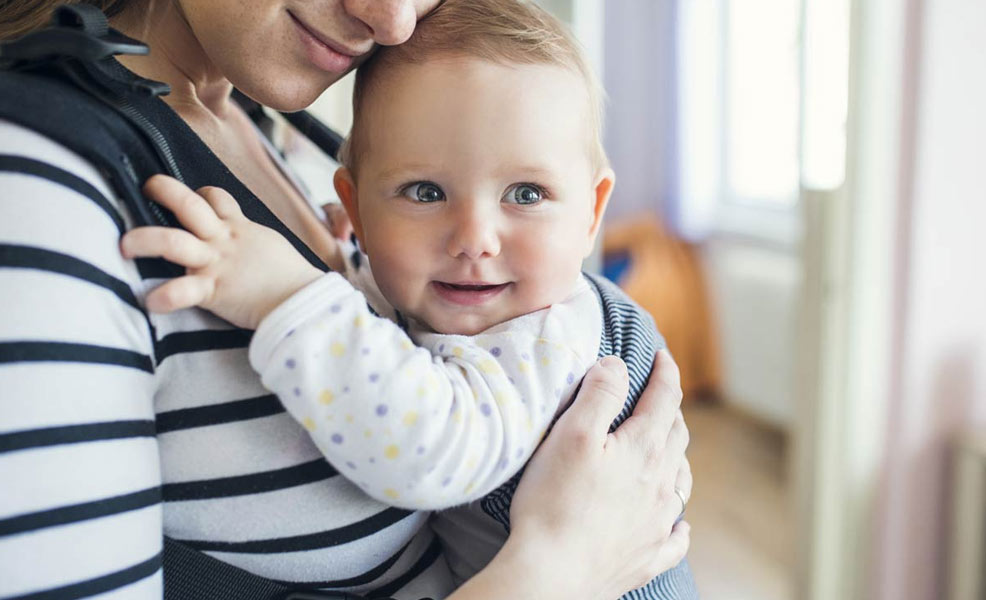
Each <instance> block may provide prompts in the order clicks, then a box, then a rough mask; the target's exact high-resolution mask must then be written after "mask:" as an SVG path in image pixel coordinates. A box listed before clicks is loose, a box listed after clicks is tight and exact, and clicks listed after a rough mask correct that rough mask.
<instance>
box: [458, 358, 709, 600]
mask: <svg viewBox="0 0 986 600" xmlns="http://www.w3.org/2000/svg"><path fill="white" fill-rule="evenodd" d="M627 381H628V379H627V373H626V366H625V365H624V364H623V362H622V361H620V360H619V359H618V358H614V357H608V358H605V359H603V360H602V361H601V363H600V364H598V365H596V366H594V367H593V368H592V369H591V370H590V371H589V372H588V373H587V374H586V376H585V379H584V380H583V383H582V389H581V391H580V392H579V394H578V397H577V398H576V400H575V402H574V404H573V405H572V406H571V408H569V409H568V411H567V412H566V413H565V414H564V415H562V417H561V418H560V419H559V420H558V423H557V424H556V425H555V428H554V430H553V431H552V432H551V434H550V435H549V436H548V437H547V439H546V440H545V441H544V443H543V445H542V446H541V447H540V448H539V449H538V451H537V452H536V453H535V455H534V457H533V459H532V460H531V462H530V463H529V464H528V466H527V470H526V471H525V473H524V476H523V478H522V479H521V483H520V487H519V488H518V489H517V493H516V495H515V496H514V499H513V504H512V507H511V511H510V518H511V524H512V529H511V534H510V537H509V539H508V541H507V544H506V545H505V546H504V549H503V550H501V553H500V554H499V555H498V556H497V558H496V559H495V560H494V561H493V563H491V565H490V567H488V568H487V570H485V571H484V572H483V573H480V574H479V575H478V576H477V577H476V578H474V580H471V581H470V582H468V583H467V584H466V586H465V587H464V588H462V590H460V592H462V594H461V595H460V593H459V592H457V593H456V594H455V595H454V596H453V598H455V599H456V600H458V599H459V598H460V597H461V598H463V599H465V598H484V597H487V596H485V595H484V594H486V593H488V594H490V595H489V596H488V597H491V598H493V597H501V596H497V595H496V592H500V591H503V585H504V581H509V582H510V584H509V585H516V586H517V589H518V590H524V591H525V593H524V594H522V596H519V597H525V598H526V597H532V598H533V597H538V598H606V599H612V598H617V597H619V596H620V595H621V594H623V593H625V592H627V591H628V590H630V589H633V588H636V587H640V586H642V585H644V584H645V583H647V582H648V581H650V580H651V579H653V578H654V577H655V576H657V575H659V574H660V573H663V572H664V571H666V570H668V569H670V568H672V567H674V566H675V565H677V564H678V563H679V562H680V561H681V560H682V559H683V558H684V556H685V552H686V551H687V549H688V544H689V526H688V524H687V523H686V522H684V521H681V522H679V523H677V524H675V521H676V520H677V518H678V516H679V515H680V514H681V511H682V503H681V500H680V499H679V498H678V496H677V495H676V494H675V493H674V488H675V486H677V487H678V488H679V489H680V490H681V492H682V493H683V495H684V496H685V499H686V500H687V499H688V497H689V496H690V493H691V471H690V470H689V467H688V463H687V461H686V460H685V454H684V453H685V448H686V447H687V445H688V430H687V428H686V427H685V423H684V420H683V419H682V417H681V412H680V410H679V407H680V404H681V386H680V382H679V375H678V368H677V366H676V365H675V364H674V361H673V360H672V359H671V357H670V355H669V354H668V353H667V352H663V351H662V352H660V353H658V356H657V359H656V361H655V367H654V371H653V373H652V374H651V378H650V382H649V383H648V385H647V388H646V389H645V390H644V392H643V394H642V395H641V398H640V402H639V403H638V404H637V407H636V409H635V410H634V412H633V415H631V416H630V417H629V418H628V419H627V420H626V421H625V422H624V423H623V424H622V425H620V427H619V428H617V430H616V431H614V432H613V433H607V431H608V428H609V425H610V423H611V422H612V420H613V419H614V418H615V417H616V415H617V414H618V413H619V412H620V410H621V409H622V407H623V403H624V401H625V399H626V396H627V391H628V383H627ZM534 590H537V592H536V593H535V592H534ZM528 592H530V593H528ZM544 594H547V595H544Z"/></svg>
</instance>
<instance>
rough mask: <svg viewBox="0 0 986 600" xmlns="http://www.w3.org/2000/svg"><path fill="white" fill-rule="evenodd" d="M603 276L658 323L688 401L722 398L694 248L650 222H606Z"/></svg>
mask: <svg viewBox="0 0 986 600" xmlns="http://www.w3.org/2000/svg"><path fill="white" fill-rule="evenodd" d="M603 234H604V237H603V245H602V248H603V264H604V268H603V272H604V274H607V276H610V277H611V278H613V279H614V281H615V282H616V283H617V284H618V285H619V286H620V287H621V288H623V290H624V291H626V293H627V294H628V295H629V296H630V297H631V298H633V299H634V300H635V301H636V302H637V303H638V304H640V306H642V307H643V308H644V310H646V311H647V312H649V313H650V314H651V316H653V317H654V321H655V322H656V323H657V326H658V328H659V329H660V331H661V333H662V334H663V335H664V338H665V340H667V343H668V348H669V349H670V350H671V353H672V354H673V355H674V358H675V361H676V362H677V363H678V368H679V369H681V387H682V390H683V391H684V393H685V396H686V397H689V396H696V395H713V396H714V395H718V393H719V391H720V384H721V368H720V362H719V360H720V359H719V347H718V341H717V336H716V329H715V322H714V319H713V317H712V311H711V308H710V303H709V297H708V291H707V288H706V285H705V281H704V278H703V276H702V268H701V263H700V262H699V260H698V257H697V256H696V252H695V249H694V247H693V246H692V245H691V244H689V243H688V242H686V241H684V240H681V239H678V238H676V237H674V236H673V235H672V234H670V233H669V232H668V231H667V230H666V229H665V228H664V227H662V226H661V224H660V223H658V222H657V221H656V220H655V219H653V218H652V217H646V216H645V217H640V218H635V219H633V220H623V221H615V222H610V221H607V223H606V227H605V228H604V230H603Z"/></svg>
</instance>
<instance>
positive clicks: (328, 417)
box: [325, 415, 336, 421]
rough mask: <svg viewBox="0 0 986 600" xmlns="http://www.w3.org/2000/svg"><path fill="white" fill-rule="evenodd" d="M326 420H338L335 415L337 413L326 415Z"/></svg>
mask: <svg viewBox="0 0 986 600" xmlns="http://www.w3.org/2000/svg"><path fill="white" fill-rule="evenodd" d="M325 420H326V421H335V420H336V417H335V415H325Z"/></svg>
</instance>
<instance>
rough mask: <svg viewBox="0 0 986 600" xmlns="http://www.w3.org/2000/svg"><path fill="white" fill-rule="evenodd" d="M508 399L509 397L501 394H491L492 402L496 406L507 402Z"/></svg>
mask: <svg viewBox="0 0 986 600" xmlns="http://www.w3.org/2000/svg"><path fill="white" fill-rule="evenodd" d="M508 397H509V396H507V395H506V394H504V393H503V392H497V393H495V394H493V401H494V402H496V403H497V404H503V403H504V402H506V401H507V398H508Z"/></svg>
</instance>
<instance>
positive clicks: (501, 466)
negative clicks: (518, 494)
mask: <svg viewBox="0 0 986 600" xmlns="http://www.w3.org/2000/svg"><path fill="white" fill-rule="evenodd" d="M508 464H510V463H509V462H508V461H507V459H505V458H501V459H500V462H498V463H496V468H497V469H500V470H501V471H502V470H504V469H506V468H507V465H508Z"/></svg>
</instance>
